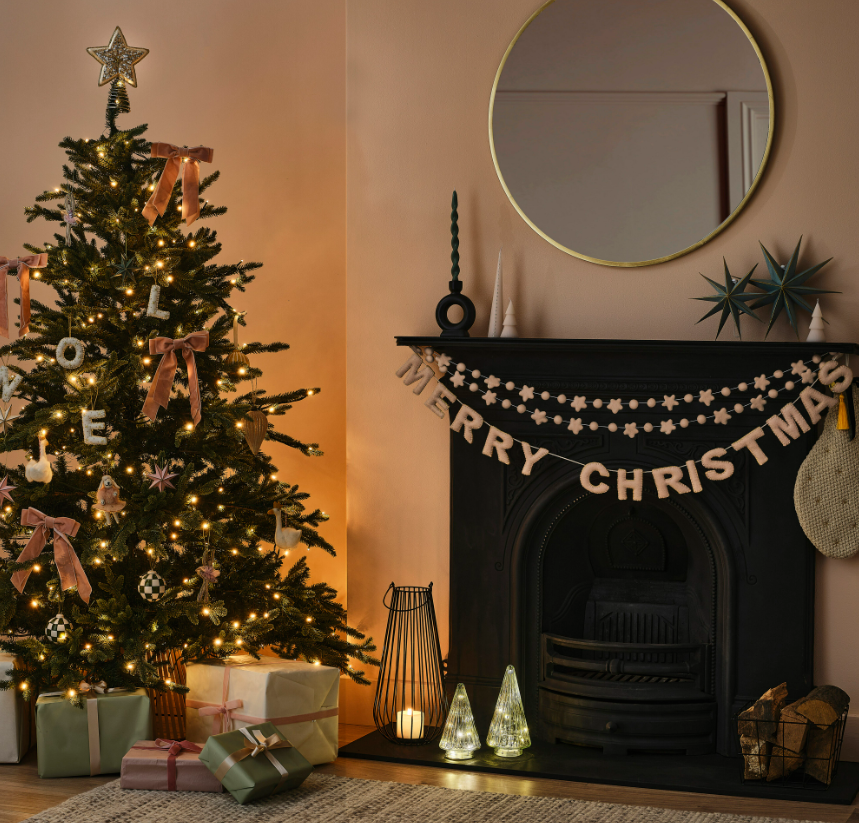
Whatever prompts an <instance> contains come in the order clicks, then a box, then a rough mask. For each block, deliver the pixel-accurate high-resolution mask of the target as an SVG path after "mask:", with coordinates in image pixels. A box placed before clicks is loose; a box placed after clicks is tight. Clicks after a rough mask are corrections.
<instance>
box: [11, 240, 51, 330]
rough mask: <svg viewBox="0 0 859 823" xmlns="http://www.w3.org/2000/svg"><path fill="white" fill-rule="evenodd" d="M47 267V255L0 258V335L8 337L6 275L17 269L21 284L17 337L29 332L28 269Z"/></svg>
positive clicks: (43, 253) (44, 252)
mask: <svg viewBox="0 0 859 823" xmlns="http://www.w3.org/2000/svg"><path fill="white" fill-rule="evenodd" d="M47 265H48V253H47V252H46V251H43V252H42V253H41V254H27V255H25V256H24V257H11V258H10V257H0V335H2V336H3V337H8V336H9V310H8V307H7V303H6V301H7V296H6V294H7V289H6V275H7V274H9V269H11V268H17V270H18V282H19V283H20V284H21V328H20V329H18V337H23V336H24V335H25V334H26V333H27V332H28V331H30V269H43V268H45V266H47Z"/></svg>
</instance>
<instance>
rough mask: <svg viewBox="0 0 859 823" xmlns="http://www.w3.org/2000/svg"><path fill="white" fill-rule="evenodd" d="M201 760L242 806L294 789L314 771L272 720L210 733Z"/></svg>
mask: <svg viewBox="0 0 859 823" xmlns="http://www.w3.org/2000/svg"><path fill="white" fill-rule="evenodd" d="M200 760H201V761H202V762H203V763H205V764H206V766H208V767H209V769H210V771H211V772H212V774H213V775H215V777H217V778H218V780H220V781H221V783H222V784H223V786H224V788H225V789H226V790H227V791H228V792H229V793H230V794H231V795H232V796H233V797H234V798H235V799H236V800H238V802H239V803H241V804H242V805H244V804H245V803H249V802H250V801H251V800H259V799H260V798H263V797H269V796H270V795H273V794H278V793H280V792H285V791H287V790H288V789H294V788H295V787H296V786H300V785H301V784H302V783H303V782H304V780H305V778H306V777H307V775H309V774H310V773H311V772H312V771H313V766H311V765H310V763H308V762H307V760H306V759H305V758H304V757H302V755H301V753H300V752H299V751H298V749H296V748H295V747H294V746H292V745H290V743H289V741H288V740H286V738H284V736H283V735H282V734H281V733H280V732H279V731H278V730H277V728H276V727H275V726H274V724H272V723H257V724H254V725H252V726H243V727H242V728H240V729H236V730H235V731H232V732H224V733H223V734H215V735H212V736H211V737H210V738H209V739H208V740H207V741H206V745H205V746H204V747H203V753H202V754H201V755H200Z"/></svg>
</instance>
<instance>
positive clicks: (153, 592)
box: [137, 569, 167, 602]
mask: <svg viewBox="0 0 859 823" xmlns="http://www.w3.org/2000/svg"><path fill="white" fill-rule="evenodd" d="M137 591H139V592H140V596H141V597H142V598H143V599H144V600H151V601H152V602H155V601H156V600H158V598H160V597H161V595H162V594H164V592H166V591H167V584H166V583H165V582H164V578H163V577H162V576H161V575H160V574H158V572H157V571H155V570H154V569H153V570H152V571H151V572H146V574H144V575H143V577H141V578H140V582H139V583H138V584H137Z"/></svg>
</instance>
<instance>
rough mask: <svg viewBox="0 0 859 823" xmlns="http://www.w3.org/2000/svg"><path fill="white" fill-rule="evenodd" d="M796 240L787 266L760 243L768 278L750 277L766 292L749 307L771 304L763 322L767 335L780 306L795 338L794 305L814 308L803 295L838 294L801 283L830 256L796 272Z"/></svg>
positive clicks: (816, 270) (800, 240) (811, 310)
mask: <svg viewBox="0 0 859 823" xmlns="http://www.w3.org/2000/svg"><path fill="white" fill-rule="evenodd" d="M800 243H802V237H800V238H799V242H798V243H797V244H796V248H795V249H794V250H793V254H792V255H791V257H790V260H788V261H787V265H786V266H784V267H782V266H780V265H779V264H778V263H776V261H775V258H774V257H773V256H772V255H771V254H770V253H769V252H768V251H767V250H766V248H764V245H763V243H761V250H762V251H763V253H764V260H766V263H767V269H769V273H770V279H769V280H752V283H754V285H755V286H757V287H758V288H759V289H761V290H762V291H765V292H766V294H764V295H763V296H761V297H760V298H759V299H758V301H757V302H756V303H754V304H753V305H752V308H753V309H757V308H760V307H761V306H768V305H769V304H770V303H772V311H771V312H770V322H769V324H768V325H767V332H766V333H767V335H768V334H769V333H770V329H771V328H772V327H773V323H774V322H775V320H776V318H777V317H778V316H779V315H780V314H781V310H782V309H784V310H785V313H786V314H787V319H788V320H789V321H790V325H791V328H793V330H794V332H795V334H796V337H797V339H799V329H798V328H797V326H796V309H797V307H799V308H802V309H805V310H806V311H807V312H808V313H809V314H811V313H812V312H813V311H814V308H813V307H812V306H811V305H809V303H808V302H806V300H805V297H804V296H808V295H812V294H839V292H835V291H833V290H832V289H815V288H813V287H812V286H806V285H805V283H806V281H807V280H808V279H809V278H810V277H812V275H815V274H817V272H819V271H820V270H821V269H822V268H823V267H824V266H825V265H826V264H827V263H828V262H829V260H831V259H832V258H831V257H830V258H829V259H828V260H824V261H823V262H822V263H818V264H817V265H816V266H812V267H811V268H810V269H806V270H805V271H803V272H797V270H796V268H797V266H796V264H797V261H798V259H799V246H800ZM764 336H766V335H764Z"/></svg>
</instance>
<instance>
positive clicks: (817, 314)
mask: <svg viewBox="0 0 859 823" xmlns="http://www.w3.org/2000/svg"><path fill="white" fill-rule="evenodd" d="M823 323H824V320H823V312H822V311H821V310H820V301H819V300H818V301H817V303H816V304H815V306H814V313H813V314H812V315H811V323H810V324H809V326H808V337H806V338H805V342H806V343H825V342H826V329H825V328H824V326H823Z"/></svg>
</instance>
